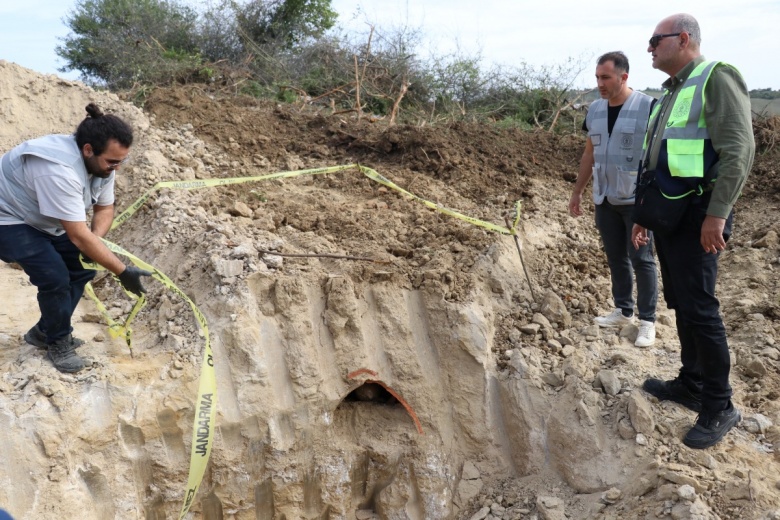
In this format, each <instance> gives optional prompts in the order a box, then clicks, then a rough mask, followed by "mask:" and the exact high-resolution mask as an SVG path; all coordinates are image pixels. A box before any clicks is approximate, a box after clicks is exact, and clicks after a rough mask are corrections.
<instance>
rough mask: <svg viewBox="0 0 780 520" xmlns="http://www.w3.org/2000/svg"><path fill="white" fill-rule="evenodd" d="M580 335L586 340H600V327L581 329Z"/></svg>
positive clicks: (592, 326) (591, 326)
mask: <svg viewBox="0 0 780 520" xmlns="http://www.w3.org/2000/svg"><path fill="white" fill-rule="evenodd" d="M582 335H583V336H585V337H586V338H600V337H601V327H599V326H598V325H589V326H587V327H584V328H583V329H582Z"/></svg>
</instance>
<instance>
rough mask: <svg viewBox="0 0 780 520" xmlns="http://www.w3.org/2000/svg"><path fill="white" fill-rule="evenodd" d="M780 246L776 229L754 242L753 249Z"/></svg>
mask: <svg viewBox="0 0 780 520" xmlns="http://www.w3.org/2000/svg"><path fill="white" fill-rule="evenodd" d="M778 244H780V240H778V236H777V232H776V231H775V230H774V229H770V230H769V231H768V232H767V234H766V235H764V236H763V237H761V238H759V239H758V240H756V241H755V242H753V244H752V246H753V247H773V248H775V247H777V246H778Z"/></svg>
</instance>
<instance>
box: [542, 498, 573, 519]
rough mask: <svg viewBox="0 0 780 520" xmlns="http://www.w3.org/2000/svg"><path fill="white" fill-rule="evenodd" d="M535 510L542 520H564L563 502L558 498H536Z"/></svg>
mask: <svg viewBox="0 0 780 520" xmlns="http://www.w3.org/2000/svg"><path fill="white" fill-rule="evenodd" d="M536 510H537V511H538V512H539V516H540V517H541V518H542V520H566V511H565V508H564V503H563V500H561V499H560V498H558V497H550V496H539V497H537V499H536Z"/></svg>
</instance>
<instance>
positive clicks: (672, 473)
mask: <svg viewBox="0 0 780 520" xmlns="http://www.w3.org/2000/svg"><path fill="white" fill-rule="evenodd" d="M683 471H686V468H682V467H679V471H676V470H675V469H668V468H667V469H662V470H659V471H658V476H659V477H661V478H663V479H665V480H668V481H669V482H673V483H674V484H679V485H685V484H687V485H689V486H691V487H693V488H694V489H695V490H696V492H697V493H702V492H704V491H705V490H706V486H702V484H701V483H700V482H699V481H698V480H696V479H695V478H693V477H692V476H690V475H688V474H685V473H683Z"/></svg>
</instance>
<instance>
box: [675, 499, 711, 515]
mask: <svg viewBox="0 0 780 520" xmlns="http://www.w3.org/2000/svg"><path fill="white" fill-rule="evenodd" d="M669 514H670V516H671V517H672V519H673V520H714V519H716V518H718V516H717V515H715V514H714V513H713V512H712V509H710V507H709V506H708V505H707V504H705V503H704V502H702V501H701V500H700V499H698V498H697V499H696V500H694V501H693V502H685V501H681V502H678V503H677V504H675V505H674V507H672V510H671V511H670V513H669Z"/></svg>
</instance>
